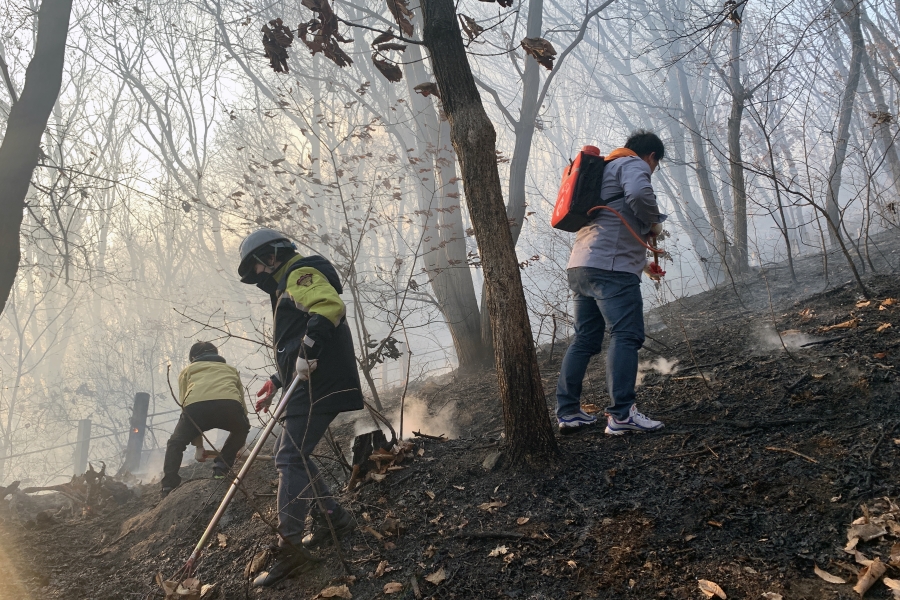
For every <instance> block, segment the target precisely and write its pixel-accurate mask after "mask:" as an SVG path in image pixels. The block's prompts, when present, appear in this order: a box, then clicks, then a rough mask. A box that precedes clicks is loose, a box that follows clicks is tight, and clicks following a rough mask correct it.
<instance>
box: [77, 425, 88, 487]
mask: <svg viewBox="0 0 900 600" xmlns="http://www.w3.org/2000/svg"><path fill="white" fill-rule="evenodd" d="M90 445H91V420H90V419H81V420H80V421H78V441H76V442H75V475H81V474H83V473H84V472H85V471H87V465H88V450H89V449H90Z"/></svg>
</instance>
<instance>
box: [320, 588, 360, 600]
mask: <svg viewBox="0 0 900 600" xmlns="http://www.w3.org/2000/svg"><path fill="white" fill-rule="evenodd" d="M316 598H347V599H348V600H349V599H352V598H353V594H351V593H350V588H348V587H347V586H346V585H333V586H331V587H327V588H325V589H324V590H322V591H321V592H319V595H318V596H316Z"/></svg>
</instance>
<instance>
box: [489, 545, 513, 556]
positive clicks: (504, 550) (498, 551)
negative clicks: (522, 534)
mask: <svg viewBox="0 0 900 600" xmlns="http://www.w3.org/2000/svg"><path fill="white" fill-rule="evenodd" d="M507 552H509V548H507V547H506V546H497V547H496V548H494V549H493V550H491V552H490V554H488V556H503V555H504V554H506V553H507Z"/></svg>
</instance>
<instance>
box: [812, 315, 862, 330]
mask: <svg viewBox="0 0 900 600" xmlns="http://www.w3.org/2000/svg"><path fill="white" fill-rule="evenodd" d="M856 327H859V317H857V318H855V319H850V320H849V321H844V322H843V323H838V324H837V325H828V326H826V327H822V329H821V331H823V332H825V331H832V330H834V329H854V328H856Z"/></svg>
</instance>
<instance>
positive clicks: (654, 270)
mask: <svg viewBox="0 0 900 600" xmlns="http://www.w3.org/2000/svg"><path fill="white" fill-rule="evenodd" d="M644 273H646V274H647V277H649V278H650V279H652V280H653V281H659V280H660V279H662V278H663V277H665V276H666V272H665V271H663V270H662V267H660V266H659V264H658V263H655V262H652V263H647V266H646V267H644Z"/></svg>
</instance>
